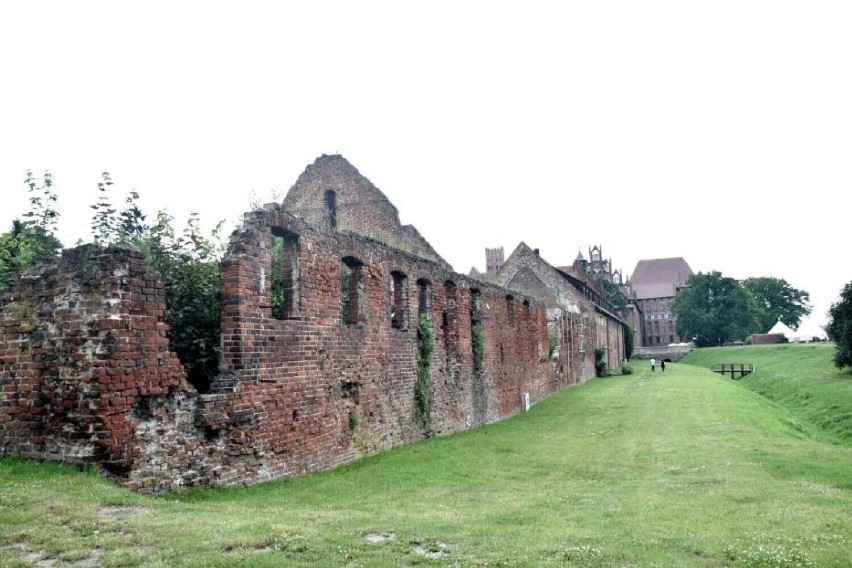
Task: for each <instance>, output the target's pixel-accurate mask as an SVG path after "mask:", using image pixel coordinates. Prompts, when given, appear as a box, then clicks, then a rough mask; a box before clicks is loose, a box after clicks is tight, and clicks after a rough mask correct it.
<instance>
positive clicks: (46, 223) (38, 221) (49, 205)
mask: <svg viewBox="0 0 852 568" xmlns="http://www.w3.org/2000/svg"><path fill="white" fill-rule="evenodd" d="M24 185H26V186H27V192H28V193H29V194H30V210H29V211H27V212H26V213H24V218H25V219H26V223H27V225H29V226H30V227H38V228H40V229H41V230H42V231H43V232H44V234H47V235H54V234H56V223H57V221H58V220H59V212H58V211H57V210H56V202H57V201H58V199H59V198H58V197H57V195H56V192H54V191H53V189H52V187H53V176H52V175H51V173H50V172H49V171H45V172H44V177H43V178H42V183H41V185H38V183H37V182H36V179H35V176H34V175H33V172H32V170H27V178H26V179H25V180H24Z"/></svg>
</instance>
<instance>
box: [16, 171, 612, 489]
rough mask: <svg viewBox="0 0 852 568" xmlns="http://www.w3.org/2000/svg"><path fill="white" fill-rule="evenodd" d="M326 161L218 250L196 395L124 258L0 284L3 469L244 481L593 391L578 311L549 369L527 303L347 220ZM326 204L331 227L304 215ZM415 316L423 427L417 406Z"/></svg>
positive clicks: (87, 252)
mask: <svg viewBox="0 0 852 568" xmlns="http://www.w3.org/2000/svg"><path fill="white" fill-rule="evenodd" d="M340 160H342V159H338V157H332V158H329V159H328V160H318V165H319V166H322V167H320V168H319V169H318V170H317V171H315V172H314V173H313V174H311V175H312V176H314V177H311V176H308V178H310V179H318V180H320V181H321V183H320V182H317V183H315V184H314V185H312V186H311V188H312V189H311V191H307V190H306V189H305V187H303V185H305V184H303V185H300V184H298V183H297V186H294V190H293V192H292V193H293V195H292V197H291V196H288V200H289V202H291V203H295V204H296V205H294V209H295V212H294V211H289V210H288V209H287V208H286V207H284V206H279V205H273V206H268V207H265V208H264V209H262V210H259V211H255V212H252V213H250V214H247V215H246V217H245V220H244V223H243V225H242V226H241V228H240V229H238V230H237V231H235V233H234V235H233V236H232V238H231V242H230V247H229V252H228V254H227V255H226V257H225V258H224V259H223V262H222V281H223V290H222V299H223V304H222V316H221V318H222V319H221V332H222V333H221V360H220V371H219V374H218V375H217V376H216V377H215V380H213V381H212V383H211V386H210V390H209V392H202V393H199V392H196V390H195V389H194V388H193V387H192V386H191V385H189V384H188V382H187V381H186V379H185V376H184V373H183V370H182V368H181V366H180V363H179V361H178V360H177V357H176V356H175V354H174V353H172V352H171V351H170V350H169V346H168V340H167V337H166V333H167V328H166V325H165V324H164V323H163V322H162V316H163V313H164V297H165V296H164V290H163V286H162V284H160V283H159V282H158V281H157V279H156V278H155V277H154V276H153V274H152V273H151V271H150V270H149V269H148V268H147V267H146V266H145V265H144V262H143V258H142V255H141V254H140V253H139V252H138V251H136V250H133V249H127V248H114V247H113V248H108V249H104V248H100V247H96V246H93V245H86V246H83V247H78V248H76V249H71V250H67V251H65V252H64V253H63V256H62V258H61V259H59V260H58V261H57V263H56V264H55V265H51V266H48V267H45V268H43V269H42V270H41V272H40V273H38V274H37V275H33V276H26V277H21V278H18V279H14V280H13V281H12V282H11V284H10V288H9V290H8V291H7V292H6V293H4V294H3V295H0V392H2V398H0V455H8V454H20V455H23V456H27V457H35V458H48V459H57V460H63V461H75V462H89V463H95V464H97V465H99V466H100V467H101V468H102V470H103V471H105V472H106V473H108V474H110V475H112V476H114V477H115V478H116V479H118V480H120V481H121V482H122V483H124V484H125V485H126V486H127V487H130V488H132V489H135V490H139V491H146V492H159V491H164V490H168V489H172V488H175V487H180V486H190V485H201V486H207V485H230V484H238V483H254V482H258V481H263V480H267V479H274V478H278V477H282V476H287V475H302V474H305V473H310V472H314V471H319V470H322V469H327V468H330V467H334V466H336V465H338V464H341V463H345V462H349V461H352V460H354V459H357V458H358V457H360V456H362V455H365V454H367V453H372V452H376V451H380V450H383V449H387V448H390V447H393V446H395V445H398V444H402V443H406V442H410V441H414V440H418V439H421V438H423V437H425V436H429V435H434V434H443V433H449V432H455V431H459V430H463V429H465V428H469V427H472V426H476V425H479V424H485V423H489V422H492V421H495V420H500V419H502V418H506V417H508V416H510V415H512V414H514V413H516V412H518V411H519V410H520V409H521V402H522V395H523V394H524V393H528V394H529V397H530V399H531V402H536V401H538V400H541V399H542V398H544V397H546V396H548V395H549V394H551V393H553V392H555V391H556V390H557V389H559V388H561V387H563V386H565V385H567V384H570V383H572V382H578V381H579V380H581V379H582V378H583V377H587V376H593V372H594V371H593V363H594V360H593V359H594V357H593V350H594V345H593V341H592V338H594V337H595V334H596V330H595V327H594V319H593V318H590V315H589V313H579V311H578V313H576V314H575V313H570V314H569V313H566V314H565V315H564V316H561V317H562V318H563V319H562V322H563V328H564V336H565V338H566V340H565V341H566V345H570V347H567V348H565V349H563V352H562V355H561V357H562V362H561V363H560V364H559V365H555V364H553V363H552V362H550V361H548V335H547V334H548V330H547V326H548V319H547V312H546V310H545V306H544V305H543V304H542V303H540V302H538V301H536V300H535V299H533V298H530V297H528V296H526V295H524V294H519V293H516V292H510V291H509V290H507V289H505V288H501V287H498V286H496V285H492V284H486V283H482V282H479V281H476V280H473V279H470V278H468V277H465V276H462V275H459V274H455V273H454V272H452V270H451V269H450V268H449V266H448V265H446V263H445V262H443V261H442V260H441V259H440V257H437V258H434V257H435V255H433V254H432V253H433V252H434V251H431V247H428V243H426V245H427V247H425V248H424V247H422V246H420V244H419V240H418V239H416V238H411V239H407V238H405V237H406V236H409V237H410V236H411V235H415V234H416V231H410V230H407V229H406V228H401V227H400V226H398V223H397V222H396V212H395V209H393V208H392V205H390V204H389V203H387V204H385V203H382V201H381V199H384V198H383V196H381V199H380V200H379V201H378V202H376V203H372V206H375V208H377V210H378V212H377V213H375V215H374V216H371V213H369V210H370V207H364V208H362V209H358V207H360V206H359V205H358V199H357V198H356V197H357V196H356V195H355V194H354V193H353V195H351V196H350V195H348V193H347V192H348V191H350V190H351V191H352V192H361V194H362V197H364V195H366V196H367V197H369V196H375V195H376V194H375V192H374V189H375V188H373V187H372V186H371V185H364V184H365V183H368V182H365V181H364V180H363V178H360V176H358V175H356V174H357V172H355V173H354V174H353V173H352V171H354V168H351V166H349V168H351V170H352V171H350V170H349V169H347V167H346V166H347V165H348V164H346V163H345V161H343V162H341V161H340ZM316 165H317V164H315V166H316ZM309 169H310V168H309ZM335 172H337V174H341V175H342V174H346V176H348V177H343V178H337V177H335V175H336V174H335V175H332V174H334V173H335ZM353 176H354V179H353ZM302 181H304V180H302ZM334 184H336V185H334ZM307 185H310V184H307ZM329 188H330V189H329ZM347 188H349V189H347ZM332 189H333V190H334V191H335V193H336V195H337V196H338V197H337V198H338V201H336V202H335V205H336V207H337V208H336V209H335V208H333V211H334V212H335V219H334V220H333V221H334V222H332V219H331V218H328V219H326V221H327V222H324V221H323V218H322V216H316V215H315V216H313V217H312V216H311V215H313V214H312V213H311V212H312V211H319V210H323V211H325V209H324V205H323V202H322V200H323V199H325V197H324V194H323V193H321V192H324V191H329V190H332ZM309 195H312V196H313V199H314V200H315V201H316V200H319V205H317V203H313V204H312V203H311V202H310V200H309V199H308V196H309ZM384 201H386V200H384ZM287 202H288V201H285V203H287ZM367 203H368V204H369V203H370V202H369V200H368V201H367ZM347 204H348V205H347ZM356 206H358V207H356ZM326 213H327V211H326ZM356 217H357V219H355V218H356ZM356 229H357V230H356ZM379 238H387V239H388V241H389V242H384V243H383V242H379V240H378V239H379ZM420 239H422V237H421V238H420ZM423 242H425V241H423ZM273 251H275V252H273ZM430 251H431V252H430ZM278 290H282V292H280V293H279V292H278ZM421 316H423V317H425V318H427V319H428V320H429V321H430V322H431V326H432V329H433V333H434V351H433V353H432V358H431V365H430V376H429V385H430V390H431V394H432V400H433V402H432V405H431V408H430V412H429V419H428V420H427V419H425V417H424V415H423V413H422V412H421V410H420V409H419V408H418V406H417V403H416V400H415V395H414V385H415V380H416V367H417V353H418V349H419V345H420V343H419V342H420V340H419V339H418V333H417V322H418V319H419V318H420V317H421ZM478 338H481V339H482V340H481V342H480V341H479V339H478ZM583 346H586V347H585V348H587V349H588V353H589V355H588V357H586V355H585V354H583V353H581V351H582V349H583V348H584V347H583ZM480 347H481V349H480ZM557 369H559V372H558V373H557V372H556V370H557ZM590 372H591V374H590Z"/></svg>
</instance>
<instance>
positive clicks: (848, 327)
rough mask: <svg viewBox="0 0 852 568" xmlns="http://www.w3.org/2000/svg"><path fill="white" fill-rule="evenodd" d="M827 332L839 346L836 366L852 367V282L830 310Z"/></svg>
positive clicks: (835, 360) (835, 361)
mask: <svg viewBox="0 0 852 568" xmlns="http://www.w3.org/2000/svg"><path fill="white" fill-rule="evenodd" d="M825 332H826V333H827V334H828V337H829V339H831V340H832V341H834V343H835V345H837V353H836V354H835V355H834V364H835V365H836V366H837V368H838V369H842V368H843V367H852V282H849V283H847V284H846V286H844V287H843V290H842V291H841V292H840V300H839V301H837V302H835V303H834V304H832V305H831V308H829V310H828V324H827V325H826V327H825Z"/></svg>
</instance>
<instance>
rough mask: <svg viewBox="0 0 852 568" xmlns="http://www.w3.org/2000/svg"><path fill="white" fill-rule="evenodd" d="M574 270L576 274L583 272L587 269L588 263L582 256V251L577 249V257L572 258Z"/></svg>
mask: <svg viewBox="0 0 852 568" xmlns="http://www.w3.org/2000/svg"><path fill="white" fill-rule="evenodd" d="M574 270H575V271H576V272H577V274H585V273H586V272H588V270H589V263H588V262H587V261H586V259H585V258H584V257H583V253H582V251H577V258H575V259H574Z"/></svg>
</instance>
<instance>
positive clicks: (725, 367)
mask: <svg viewBox="0 0 852 568" xmlns="http://www.w3.org/2000/svg"><path fill="white" fill-rule="evenodd" d="M710 370H711V371H713V372H714V373H721V374H723V375H724V374H726V373H730V374H731V378H732V379H741V378H743V377H745V376H746V375H748V374H749V373H753V372H754V365H752V364H751V363H720V364H718V365H713V366H712V367H710ZM737 375H739V376H737Z"/></svg>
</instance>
